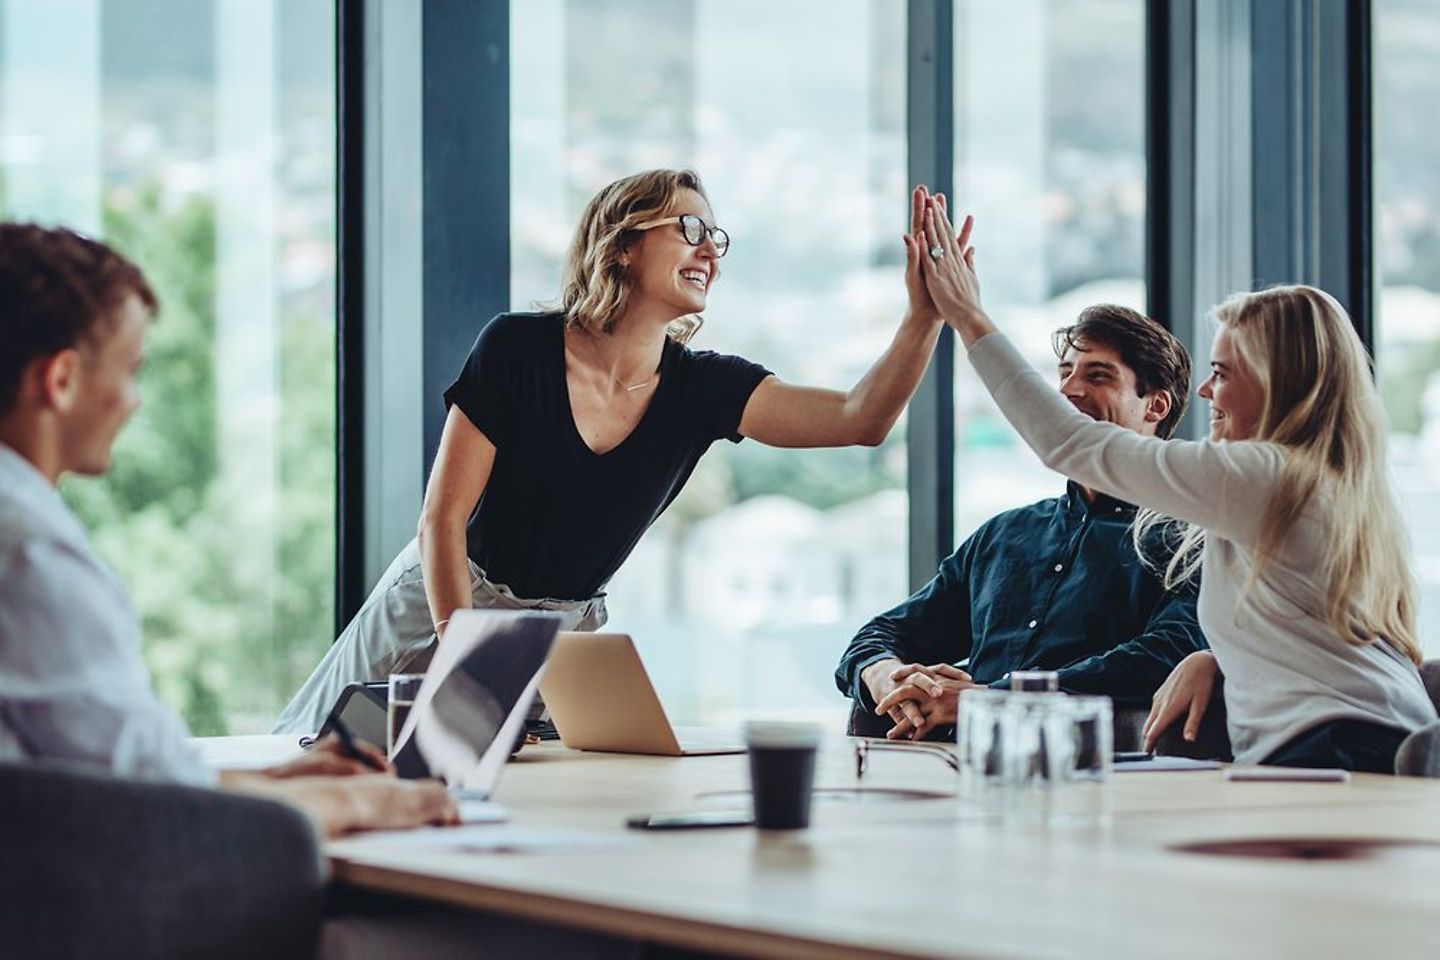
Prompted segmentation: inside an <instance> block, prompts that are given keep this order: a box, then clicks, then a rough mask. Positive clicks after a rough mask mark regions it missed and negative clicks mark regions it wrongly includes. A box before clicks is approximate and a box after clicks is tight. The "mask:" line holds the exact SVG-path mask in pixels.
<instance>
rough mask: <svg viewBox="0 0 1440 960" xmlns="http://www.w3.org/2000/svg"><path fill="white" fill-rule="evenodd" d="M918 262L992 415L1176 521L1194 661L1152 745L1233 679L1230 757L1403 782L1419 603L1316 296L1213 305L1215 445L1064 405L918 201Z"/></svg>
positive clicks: (941, 216) (1338, 326)
mask: <svg viewBox="0 0 1440 960" xmlns="http://www.w3.org/2000/svg"><path fill="white" fill-rule="evenodd" d="M924 203H925V213H924V215H923V219H924V222H925V230H926V238H927V240H926V247H927V249H928V254H929V255H928V256H927V258H926V261H925V265H924V267H923V271H924V273H925V278H926V281H927V283H928V286H929V290H930V292H931V294H932V295H933V296H934V298H935V302H936V303H937V304H939V306H940V308H941V310H942V312H943V313H944V315H945V319H946V322H948V323H950V324H952V325H953V326H954V327H955V329H956V332H958V333H959V334H960V338H961V340H962V341H963V342H964V344H965V347H966V349H967V350H968V352H969V358H970V362H971V365H972V366H974V367H975V370H976V372H977V373H979V375H980V378H981V380H982V381H983V382H984V383H985V386H986V387H987V388H988V389H989V391H990V393H991V394H992V395H993V396H994V397H995V401H996V403H997V404H999V406H1000V409H1001V411H1003V412H1004V414H1005V416H1006V417H1007V418H1008V419H1009V420H1010V422H1011V423H1012V424H1013V425H1014V426H1015V428H1016V430H1018V431H1019V433H1020V435H1021V436H1022V437H1023V438H1024V439H1025V441H1026V443H1028V444H1029V445H1030V447H1031V449H1033V450H1034V451H1035V452H1036V454H1038V455H1039V457H1040V459H1041V460H1043V461H1044V462H1045V464H1046V465H1047V466H1049V467H1050V468H1051V469H1054V470H1056V471H1059V472H1060V473H1063V474H1065V475H1066V476H1068V477H1070V478H1072V479H1074V480H1076V481H1078V482H1079V483H1083V484H1085V485H1087V486H1090V487H1093V488H1095V489H1097V490H1104V491H1105V492H1106V493H1109V494H1112V495H1114V496H1117V497H1122V498H1124V499H1126V500H1129V501H1130V502H1132V503H1135V504H1138V505H1139V506H1141V507H1143V508H1147V510H1144V511H1142V512H1141V514H1140V515H1139V516H1137V518H1136V527H1135V537H1136V542H1137V543H1138V542H1140V541H1141V540H1142V538H1143V537H1144V536H1145V533H1146V531H1147V530H1149V529H1151V528H1153V527H1154V526H1155V525H1156V524H1159V523H1167V524H1168V523H1171V522H1172V521H1170V520H1167V519H1164V518H1175V521H1178V524H1176V526H1175V528H1174V529H1175V531H1176V541H1177V548H1176V550H1175V551H1174V555H1173V559H1172V560H1171V561H1170V562H1169V564H1168V566H1167V568H1166V570H1165V578H1166V586H1173V585H1174V584H1176V583H1178V582H1180V581H1183V580H1185V579H1187V578H1189V577H1192V576H1199V577H1200V598H1199V604H1198V610H1199V614H1200V626H1201V628H1202V629H1203V630H1204V631H1205V636H1206V638H1207V639H1208V640H1209V641H1210V650H1207V651H1201V652H1198V653H1192V654H1191V655H1190V656H1188V657H1186V658H1185V659H1184V660H1182V661H1180V663H1179V664H1178V665H1177V666H1176V667H1175V669H1174V671H1172V673H1171V674H1170V677H1169V678H1168V679H1167V680H1166V681H1165V683H1164V684H1163V685H1162V686H1161V687H1160V689H1159V690H1158V691H1157V692H1156V694H1155V698H1154V704H1153V706H1152V709H1151V712H1150V716H1149V718H1148V719H1147V721H1146V724H1145V745H1146V748H1147V749H1150V748H1152V747H1153V746H1154V745H1155V742H1156V740H1157V738H1158V737H1159V735H1160V733H1161V732H1162V731H1163V730H1164V729H1165V728H1166V727H1168V726H1169V725H1170V724H1171V723H1172V722H1174V721H1176V720H1178V719H1182V718H1183V719H1184V721H1185V725H1184V727H1183V732H1182V735H1183V736H1184V737H1185V738H1186V739H1190V740H1193V739H1194V737H1195V734H1196V733H1197V731H1198V724H1199V722H1200V719H1201V717H1202V716H1203V714H1204V713H1205V710H1206V708H1207V706H1208V705H1209V703H1210V696H1211V691H1212V689H1213V686H1214V684H1215V681H1216V679H1217V678H1218V677H1219V675H1220V674H1221V673H1222V672H1223V675H1224V678H1225V686H1224V699H1225V706H1226V720H1227V725H1228V727H1229V732H1230V741H1231V746H1232V747H1233V749H1234V753H1235V759H1236V760H1237V761H1238V762H1240V763H1246V764H1250V763H1263V764H1269V765H1273V766H1289V767H1343V768H1345V769H1348V770H1356V771H1364V772H1369V773H1394V772H1395V757H1396V753H1397V751H1398V749H1399V747H1400V743H1401V741H1403V740H1404V739H1405V737H1406V736H1408V735H1409V734H1410V733H1411V732H1412V731H1414V730H1417V729H1419V728H1420V727H1422V726H1425V725H1427V724H1430V723H1433V722H1434V721H1435V719H1436V715H1435V706H1434V704H1432V703H1431V701H1430V697H1429V695H1428V694H1427V693H1426V691H1425V687H1424V684H1423V683H1422V682H1421V679H1420V674H1419V671H1418V669H1417V668H1418V666H1419V664H1420V660H1421V655H1420V647H1419V644H1418V642H1417V641H1418V638H1417V636H1416V625H1415V613H1416V591H1415V585H1414V580H1413V578H1412V576H1411V571H1410V563H1409V559H1408V557H1407V551H1406V538H1405V528H1404V524H1403V523H1402V521H1401V518H1400V513H1399V508H1398V506H1397V499H1396V496H1395V491H1394V488H1393V487H1392V485H1391V482H1390V480H1389V477H1388V474H1387V469H1386V460H1385V434H1386V429H1385V418H1384V412H1383V410H1382V408H1381V405H1380V398H1379V395H1378V394H1377V392H1376V390H1375V383H1374V381H1373V379H1372V378H1371V374H1370V365H1369V358H1368V357H1367V356H1366V353H1365V347H1364V345H1363V344H1362V343H1361V342H1360V338H1359V337H1358V336H1357V335H1356V333H1355V328H1354V326H1353V324H1352V323H1351V322H1350V318H1349V317H1348V316H1347V315H1346V313H1345V310H1344V308H1343V307H1341V306H1340V304H1339V303H1337V302H1336V301H1335V299H1334V298H1333V297H1331V296H1330V295H1329V294H1327V293H1325V292H1324V291H1321V290H1317V289H1315V288H1314V287H1307V286H1299V285H1296V286H1283V287H1274V288H1272V289H1269V290H1262V291H1259V292H1257V293H1244V294H1237V295H1236V296H1234V297H1231V298H1230V299H1229V300H1226V301H1225V302H1224V303H1221V304H1220V305H1219V306H1217V307H1216V308H1215V311H1214V317H1215V320H1216V321H1217V325H1218V326H1217V330H1216V334H1215V342H1214V346H1213V348H1212V350H1211V363H1210V367H1211V372H1210V376H1209V377H1208V378H1207V379H1206V380H1205V382H1204V383H1202V384H1201V385H1200V396H1201V397H1203V398H1205V399H1206V400H1208V401H1210V438H1209V439H1208V440H1205V441H1192V440H1160V439H1156V438H1153V437H1140V436H1138V435H1136V434H1134V433H1131V432H1129V431H1126V430H1121V429H1118V428H1116V427H1114V426H1113V425H1112V424H1107V423H1098V422H1096V421H1094V420H1091V419H1090V418H1089V417H1086V416H1085V415H1083V414H1081V413H1078V412H1077V411H1076V410H1075V409H1074V408H1073V407H1071V406H1070V405H1069V404H1067V403H1064V402H1061V401H1059V400H1058V397H1057V395H1056V393H1055V391H1054V389H1053V388H1050V387H1047V386H1046V384H1045V383H1044V382H1043V381H1042V380H1041V378H1040V376H1039V374H1038V373H1037V372H1036V371H1035V370H1034V369H1032V368H1031V367H1030V366H1029V365H1028V364H1027V363H1025V361H1024V360H1023V359H1022V358H1021V357H1020V354H1019V353H1018V352H1017V351H1016V350H1015V348H1014V346H1012V345H1011V343H1010V341H1009V340H1008V339H1006V338H1005V336H1004V335H1003V334H1001V333H1000V332H999V331H997V330H996V327H995V325H994V324H993V323H992V322H991V321H990V318H989V317H988V316H986V314H985V311H984V310H983V309H982V308H981V306H980V287H979V281H978V280H977V279H976V276H975V251H974V248H973V247H971V246H970V245H969V233H970V229H969V223H968V221H967V223H966V225H965V226H964V227H963V228H962V229H961V230H960V232H959V234H958V236H957V234H956V232H955V231H954V230H953V229H952V228H951V225H950V223H949V219H948V217H947V216H946V211H945V205H944V203H943V198H940V199H939V200H936V199H930V198H928V197H927V198H924Z"/></svg>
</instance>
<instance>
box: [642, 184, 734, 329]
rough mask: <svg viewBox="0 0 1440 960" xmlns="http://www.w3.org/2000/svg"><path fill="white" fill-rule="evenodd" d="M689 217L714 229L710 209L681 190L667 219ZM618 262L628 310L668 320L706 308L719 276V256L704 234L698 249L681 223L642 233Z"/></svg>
mask: <svg viewBox="0 0 1440 960" xmlns="http://www.w3.org/2000/svg"><path fill="white" fill-rule="evenodd" d="M683 214H692V215H694V216H697V217H699V218H700V219H701V220H703V221H704V222H705V225H706V226H707V227H712V228H713V227H714V226H715V215H714V213H712V212H711V210H710V204H708V203H706V202H705V198H704V197H702V196H701V195H700V194H699V193H698V192H697V191H695V190H691V189H688V188H682V189H681V190H680V191H678V192H677V193H676V195H675V202H674V204H673V205H672V206H671V208H670V209H669V210H667V211H666V212H665V215H664V216H665V218H667V219H668V218H670V217H678V216H681V215H683ZM621 262H622V263H624V264H625V267H626V275H627V277H628V279H629V282H630V284H631V292H632V296H633V297H634V300H632V306H640V305H644V306H646V307H650V308H659V309H660V311H661V312H662V313H664V314H665V315H666V317H667V318H668V319H673V318H675V317H680V316H684V315H685V314H689V313H700V312H702V311H703V310H704V309H705V300H706V296H707V294H708V293H709V291H710V287H711V285H712V284H714V283H715V281H716V279H717V278H718V277H719V276H720V251H719V250H717V249H716V248H715V242H714V241H713V240H712V239H710V237H709V235H708V234H707V235H706V237H705V239H704V240H703V241H702V242H701V243H700V244H699V245H698V246H693V247H692V246H691V245H690V244H688V243H686V242H685V235H684V232H683V231H682V229H681V227H680V224H678V223H667V224H663V225H661V226H658V227H654V228H652V229H650V230H646V231H644V232H643V233H642V234H641V235H640V238H639V240H637V241H636V242H635V243H634V245H633V246H631V248H630V249H629V250H627V251H626V252H625V255H624V257H623V258H622V261H621Z"/></svg>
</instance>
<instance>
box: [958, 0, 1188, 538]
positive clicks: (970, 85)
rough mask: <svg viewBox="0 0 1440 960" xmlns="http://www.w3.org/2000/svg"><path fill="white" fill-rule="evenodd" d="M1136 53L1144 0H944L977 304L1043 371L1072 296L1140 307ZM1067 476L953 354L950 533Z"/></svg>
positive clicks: (1054, 490) (1141, 130) (1141, 180)
mask: <svg viewBox="0 0 1440 960" xmlns="http://www.w3.org/2000/svg"><path fill="white" fill-rule="evenodd" d="M1144 62H1145V4H1144V3H1143V2H1142V0H1066V2H1052V0H1015V2H1010V3H1003V4H1001V3H990V2H987V0H959V2H957V3H956V4H955V58H954V63H955V73H956V76H955V194H956V196H955V202H954V207H955V209H956V212H957V213H959V212H960V211H966V212H970V213H973V214H974V215H975V221H976V223H975V245H976V250H977V262H976V266H977V268H978V269H979V272H980V279H981V282H982V283H983V285H984V290H985V303H986V308H987V309H988V310H989V312H990V313H991V315H992V316H994V317H995V318H996V321H997V323H998V324H999V326H1000V327H1001V329H1002V330H1004V331H1005V332H1006V333H1008V334H1009V335H1010V336H1011V337H1012V338H1013V339H1014V340H1015V343H1016V345H1017V346H1018V347H1019V348H1020V350H1021V351H1022V352H1023V353H1024V354H1025V355H1026V356H1027V357H1028V358H1029V359H1030V361H1031V362H1032V363H1034V364H1035V365H1036V366H1038V367H1039V368H1040V369H1042V370H1053V369H1054V368H1055V363H1056V358H1055V355H1054V353H1053V352H1052V351H1051V349H1050V333H1051V331H1053V330H1055V329H1056V328H1058V327H1061V326H1064V325H1065V324H1068V323H1071V322H1073V321H1074V319H1075V317H1076V316H1077V315H1078V314H1079V312H1080V310H1081V309H1082V308H1083V307H1086V306H1089V305H1091V304H1094V303H1117V304H1120V305H1122V306H1126V307H1132V308H1134V309H1136V310H1140V311H1142V312H1143V311H1144V310H1145V279H1144V253H1143V234H1144V220H1145V72H1144ZM999 78H1003V80H1001V79H999ZM1161 319H1163V318H1161ZM1063 485H1064V481H1063V480H1061V479H1060V478H1058V477H1057V476H1056V475H1055V474H1053V473H1051V472H1049V471H1048V470H1045V469H1044V468H1043V467H1042V466H1041V465H1040V462H1039V461H1038V460H1037V459H1036V458H1035V456H1034V455H1033V454H1031V453H1030V451H1029V450H1028V449H1027V448H1026V447H1025V446H1024V444H1023V443H1021V442H1020V440H1019V438H1018V437H1016V436H1015V433H1014V431H1013V430H1011V429H1010V427H1009V425H1008V424H1007V423H1006V421H1005V420H1004V419H1003V418H1002V417H1001V415H1000V413H999V411H998V410H996V408H995V406H994V404H993V403H992V402H991V400H990V398H989V395H988V394H987V393H986V391H985V389H984V388H983V387H982V386H981V385H980V384H979V382H978V381H977V380H976V378H975V377H974V376H973V375H972V373H971V371H970V369H969V367H968V365H967V364H966V363H964V361H963V360H962V361H960V362H958V363H957V364H956V375H955V536H956V541H957V544H958V543H959V542H960V541H962V540H963V539H964V538H965V537H967V536H969V535H970V533H971V532H972V531H974V530H975V528H976V527H978V526H979V525H980V524H981V523H983V522H984V521H986V520H988V519H989V518H990V517H992V516H994V515H995V514H996V513H998V512H1000V511H1002V510H1006V509H1010V508H1012V507H1017V506H1021V505H1023V504H1026V503H1031V502H1033V501H1035V500H1038V499H1041V498H1044V497H1053V496H1057V495H1058V494H1059V493H1060V492H1061V491H1062V489H1063Z"/></svg>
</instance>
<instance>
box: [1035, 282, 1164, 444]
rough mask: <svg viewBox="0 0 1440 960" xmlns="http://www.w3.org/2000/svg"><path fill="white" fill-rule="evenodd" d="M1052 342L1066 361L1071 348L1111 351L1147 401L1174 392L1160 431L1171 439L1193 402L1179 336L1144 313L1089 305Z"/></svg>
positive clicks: (1157, 429)
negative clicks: (1098, 347) (1153, 395)
mask: <svg viewBox="0 0 1440 960" xmlns="http://www.w3.org/2000/svg"><path fill="white" fill-rule="evenodd" d="M1051 344H1052V346H1054V348H1055V356H1056V357H1059V358H1060V359H1061V360H1063V359H1065V354H1067V353H1069V352H1070V351H1071V350H1078V351H1080V352H1081V353H1084V352H1085V351H1086V350H1088V349H1089V348H1090V346H1091V345H1095V344H1098V345H1102V346H1106V347H1109V348H1110V349H1111V350H1114V351H1115V352H1116V353H1118V354H1120V359H1121V361H1123V362H1124V364H1125V366H1127V367H1129V368H1130V370H1131V371H1132V372H1134V374H1135V389H1136V391H1137V392H1138V394H1139V395H1140V396H1142V397H1144V396H1148V395H1149V394H1151V393H1153V392H1155V391H1156V390H1164V391H1165V392H1166V393H1168V394H1170V413H1169V414H1168V415H1167V416H1166V417H1165V419H1164V420H1161V421H1160V423H1159V424H1157V425H1156V427H1155V433H1156V434H1157V435H1159V436H1161V437H1169V436H1170V435H1171V434H1172V433H1174V432H1175V426H1176V424H1178V423H1179V422H1180V418H1181V417H1183V416H1184V415H1185V408H1186V407H1187V406H1188V405H1189V403H1190V354H1189V353H1188V352H1186V350H1185V347H1184V345H1183V344H1181V343H1180V341H1179V340H1177V339H1175V335H1174V334H1172V333H1171V332H1170V331H1169V330H1166V329H1165V328H1164V327H1162V326H1160V324H1158V323H1156V322H1155V321H1154V320H1151V319H1150V318H1149V317H1147V316H1145V315H1144V314H1143V313H1139V312H1137V311H1135V310H1131V309H1130V308H1128V307H1121V306H1116V305H1115V304H1113V303H1100V304H1096V305H1095V306H1093V307H1086V308H1085V309H1084V310H1082V311H1080V316H1079V317H1078V318H1077V319H1076V320H1075V322H1074V323H1072V324H1071V325H1070V326H1068V327H1061V328H1060V329H1059V330H1056V331H1055V334H1054V336H1053V338H1052V339H1051Z"/></svg>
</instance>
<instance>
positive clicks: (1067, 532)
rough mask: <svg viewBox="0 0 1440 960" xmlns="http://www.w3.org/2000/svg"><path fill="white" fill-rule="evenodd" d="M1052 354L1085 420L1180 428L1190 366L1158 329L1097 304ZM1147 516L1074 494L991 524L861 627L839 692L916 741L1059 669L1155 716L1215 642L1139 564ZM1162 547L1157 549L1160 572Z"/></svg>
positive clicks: (1078, 689)
mask: <svg viewBox="0 0 1440 960" xmlns="http://www.w3.org/2000/svg"><path fill="white" fill-rule="evenodd" d="M1054 345H1055V354H1056V356H1057V357H1058V358H1059V360H1060V364H1059V374H1060V390H1061V392H1062V393H1064V394H1065V396H1066V397H1068V398H1069V399H1070V401H1071V402H1072V403H1073V404H1075V406H1076V407H1077V408H1078V409H1079V410H1081V411H1082V412H1084V413H1086V414H1089V415H1090V416H1092V417H1094V418H1095V419H1097V420H1105V421H1108V422H1110V423H1115V424H1119V425H1120V426H1123V427H1127V428H1129V429H1131V430H1134V431H1135V432H1136V433H1140V434H1145V435H1147V436H1160V437H1168V436H1170V434H1171V433H1172V432H1173V431H1174V429H1175V425H1176V424H1177V423H1178V422H1179V421H1180V417H1181V415H1182V414H1183V413H1184V412H1185V405H1186V403H1187V402H1188V398H1189V394H1190V358H1189V356H1188V355H1187V354H1186V352H1185V348H1184V347H1183V346H1182V345H1181V344H1180V342H1179V341H1178V340H1176V339H1175V338H1174V337H1173V336H1171V335H1170V333H1169V332H1168V331H1166V330H1165V329H1164V328H1163V327H1161V326H1160V325H1159V324H1157V323H1155V322H1154V321H1153V320H1150V319H1149V318H1147V317H1144V316H1142V315H1141V314H1139V313H1136V312H1135V311H1133V310H1128V309H1126V308H1124V307H1117V306H1110V305H1101V306H1095V307H1090V308H1088V309H1086V310H1085V311H1084V312H1083V313H1081V315H1080V317H1079V318H1078V320H1077V321H1076V322H1075V324H1073V325H1072V326H1069V327H1066V328H1064V329H1061V330H1058V331H1056V333H1055V338H1054ZM1134 518H1135V508H1134V507H1133V506H1131V505H1130V504H1128V503H1124V502H1122V501H1120V500H1116V499H1114V498H1113V497H1110V496H1107V495H1106V494H1105V493H1104V492H1102V491H1098V490H1088V489H1085V488H1083V487H1081V486H1079V485H1078V484H1075V483H1070V484H1069V487H1068V488H1067V490H1066V492H1065V495H1064V496H1062V497H1056V498H1054V499H1051V500H1041V501H1040V502H1039V503H1035V504H1032V505H1030V506H1028V507H1022V508H1020V509H1018V510H1011V511H1008V512H1006V513H1002V514H1000V515H998V516H996V517H994V518H992V519H991V520H989V521H987V522H986V523H985V524H984V525H983V526H981V527H980V529H979V530H977V531H975V533H974V534H972V535H971V536H970V538H969V539H968V540H966V541H965V542H964V543H963V544H961V546H960V549H959V550H957V551H955V553H954V554H952V555H951V556H950V557H949V558H947V559H946V560H945V562H944V563H942V564H941V565H940V571H939V573H938V574H937V575H936V576H935V579H933V580H931V581H930V583H928V584H927V585H926V586H925V587H924V588H923V589H922V590H920V592H918V593H916V594H915V595H914V596H912V597H911V598H910V599H908V600H906V601H905V602H904V603H902V604H900V605H899V606H898V607H895V608H894V609H893V610H889V611H887V612H886V613H883V614H881V615H880V616H878V617H876V618H875V619H873V620H871V621H870V622H869V623H867V624H866V625H865V626H864V627H862V628H861V630H860V632H859V633H857V634H856V635H855V638H854V639H853V640H851V641H850V646H849V648H848V649H847V650H846V651H845V655H844V656H843V657H842V658H841V660H840V665H839V667H838V668H837V669H836V671H835V682H836V685H837V686H838V687H839V688H840V690H841V691H842V692H843V693H847V694H849V695H850V696H851V697H852V698H853V699H854V700H855V702H856V703H857V704H859V705H860V706H861V707H862V708H863V709H865V710H869V711H874V712H875V713H876V714H877V715H878V716H880V717H886V716H888V717H889V719H890V721H892V723H893V725H892V726H891V728H890V731H889V734H888V735H889V736H890V737H892V738H902V739H921V738H923V737H925V736H926V735H927V734H930V733H932V732H934V731H936V730H937V729H939V728H944V727H948V725H949V724H952V723H954V721H955V712H956V704H957V702H958V698H959V696H960V694H961V692H962V691H964V690H965V689H967V688H970V687H983V686H991V687H1002V688H1003V687H1005V686H1007V685H1008V681H1009V675H1010V672H1011V671H1013V670H1055V671H1058V672H1059V675H1060V686H1061V689H1062V690H1066V691H1069V692H1073V693H1096V694H1104V695H1107V696H1110V697H1112V698H1114V700H1115V704H1116V706H1148V705H1149V703H1150V699H1151V697H1152V696H1153V694H1154V692H1155V690H1156V688H1158V687H1159V686H1160V684H1161V682H1163V681H1164V679H1165V678H1166V677H1167V676H1168V675H1169V673H1170V670H1171V669H1172V668H1173V667H1174V666H1175V664H1177V663H1179V662H1180V660H1181V659H1183V658H1184V657H1185V656H1186V655H1187V654H1189V653H1192V652H1194V651H1195V650H1198V649H1203V648H1204V647H1205V646H1206V643H1205V638H1204V636H1203V635H1202V634H1201V632H1200V627H1199V624H1198V623H1197V622H1196V618H1195V595H1196V590H1197V587H1196V586H1195V583H1194V580H1193V578H1192V580H1191V582H1190V583H1189V584H1188V585H1186V586H1182V587H1180V588H1177V589H1176V590H1173V591H1171V590H1166V589H1165V587H1164V584H1163V582H1162V581H1163V576H1162V574H1161V573H1159V572H1157V571H1156V570H1154V569H1151V568H1149V567H1147V566H1145V565H1143V564H1142V563H1141V562H1140V558H1139V557H1138V556H1137V554H1136V552H1135V548H1134V544H1133V542H1132V539H1131V531H1130V527H1131V522H1132V521H1133V520H1134ZM1162 529H1163V528H1162ZM1163 549H1164V548H1163V545H1162V544H1158V543H1157V544H1146V545H1145V552H1146V554H1147V556H1148V557H1150V558H1151V559H1152V560H1157V561H1158V565H1159V566H1160V567H1161V568H1162V569H1163V565H1164V562H1165V561H1166V560H1168V556H1166V555H1164V554H1163ZM962 663H963V665H964V666H963V669H962V668H961V666H960V664H962Z"/></svg>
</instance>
